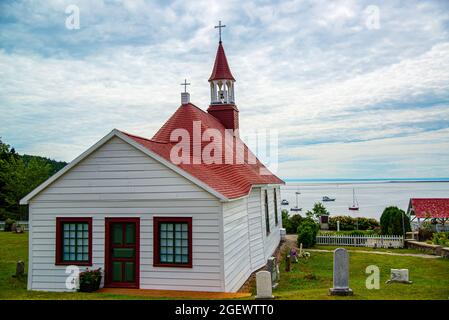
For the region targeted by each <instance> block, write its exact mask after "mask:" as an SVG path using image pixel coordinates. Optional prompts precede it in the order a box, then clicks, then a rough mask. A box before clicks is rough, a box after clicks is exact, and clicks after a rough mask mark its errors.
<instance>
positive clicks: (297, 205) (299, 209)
mask: <svg viewBox="0 0 449 320" xmlns="http://www.w3.org/2000/svg"><path fill="white" fill-rule="evenodd" d="M300 194H301V192H299V191H296V206H294V207H293V208H290V211H301V210H302V208H300V207H299V204H298V196H299V195H300Z"/></svg>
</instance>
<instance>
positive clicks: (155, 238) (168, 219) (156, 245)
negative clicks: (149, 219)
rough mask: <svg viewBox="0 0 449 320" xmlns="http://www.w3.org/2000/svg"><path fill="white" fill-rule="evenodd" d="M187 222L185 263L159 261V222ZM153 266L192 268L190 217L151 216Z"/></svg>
mask: <svg viewBox="0 0 449 320" xmlns="http://www.w3.org/2000/svg"><path fill="white" fill-rule="evenodd" d="M164 222H165V223H170V222H172V223H176V222H177V223H187V232H188V237H189V239H188V252H189V259H188V261H187V263H166V262H163V263H162V262H161V261H160V255H159V252H160V246H159V224H160V223H164ZM153 249H154V250H153V266H154V267H168V268H192V218H191V217H176V218H175V217H154V218H153Z"/></svg>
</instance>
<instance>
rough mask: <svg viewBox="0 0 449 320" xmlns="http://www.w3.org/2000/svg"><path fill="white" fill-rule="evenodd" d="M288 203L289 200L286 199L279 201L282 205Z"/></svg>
mask: <svg viewBox="0 0 449 320" xmlns="http://www.w3.org/2000/svg"><path fill="white" fill-rule="evenodd" d="M288 204H289V202H288V201H287V200H286V199H284V200H282V201H281V205H283V206H288Z"/></svg>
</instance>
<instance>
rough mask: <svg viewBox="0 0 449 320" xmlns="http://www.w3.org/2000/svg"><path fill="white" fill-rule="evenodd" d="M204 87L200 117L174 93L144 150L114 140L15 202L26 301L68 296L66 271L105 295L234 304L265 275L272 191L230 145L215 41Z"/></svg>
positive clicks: (223, 70) (234, 136)
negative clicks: (93, 271) (219, 295)
mask: <svg viewBox="0 0 449 320" xmlns="http://www.w3.org/2000/svg"><path fill="white" fill-rule="evenodd" d="M209 83H210V92H211V103H210V105H209V107H208V109H207V111H203V110H202V109H200V108H199V107H197V106H195V105H194V104H192V103H190V95H189V93H188V92H186V91H185V92H183V93H182V94H181V106H179V107H178V109H177V110H176V111H175V112H174V114H173V115H172V116H171V117H170V118H169V119H168V120H167V121H166V122H165V124H164V125H163V126H162V127H161V128H160V129H159V130H158V131H157V132H156V134H154V136H153V137H152V138H149V137H148V138H146V137H140V136H136V135H133V134H130V133H125V132H123V131H119V130H116V129H114V130H112V132H110V133H109V134H108V135H106V136H105V137H104V138H102V139H101V140H100V141H98V142H97V143H96V144H95V145H93V146H92V147H91V148H89V149H88V150H87V151H85V152H84V153H83V154H81V155H80V156H79V157H77V158H76V159H75V160H73V161H72V162H71V163H70V164H69V165H67V166H66V167H65V168H64V169H62V170H61V171H59V172H58V173H57V174H55V175H54V176H53V177H51V178H50V179H49V180H47V181H45V182H44V183H43V184H42V185H40V186H39V187H37V188H36V189H35V190H33V191H32V192H31V193H30V194H29V195H27V196H26V197H24V198H23V199H22V200H21V204H28V205H29V213H30V221H29V224H30V233H29V272H28V275H29V276H28V289H30V290H50V291H74V290H75V288H74V287H72V286H70V284H66V278H67V275H66V267H67V266H69V265H75V266H78V267H79V268H81V271H82V270H83V269H84V268H87V267H88V268H102V270H104V277H103V279H104V281H103V283H102V286H105V287H122V288H123V287H125V288H144V289H168V290H193V291H218V292H236V291H238V290H239V289H240V287H241V286H242V285H243V284H244V282H245V281H246V280H247V279H248V277H249V276H250V275H251V273H253V272H254V271H256V270H258V269H260V268H261V267H263V266H264V265H265V264H266V262H267V259H268V258H269V257H270V256H271V255H272V254H273V252H274V251H275V250H276V248H277V246H278V244H279V242H280V229H281V227H282V218H281V212H280V198H281V197H280V185H282V184H283V183H284V182H283V181H282V180H281V179H280V178H278V177H277V176H276V175H274V174H273V173H271V172H270V171H269V170H268V169H267V168H266V167H265V166H264V165H263V164H262V163H261V162H260V161H259V159H257V157H256V156H255V155H254V154H253V153H252V152H251V151H250V150H249V148H248V147H247V146H246V145H245V144H244V142H243V141H242V140H241V139H240V136H239V133H238V129H239V110H238V109H237V106H236V105H235V95H234V83H235V79H234V77H233V75H232V73H231V70H230V68H229V64H228V61H227V59H226V55H225V52H224V48H223V45H222V43H221V41H220V43H219V45H218V50H217V55H216V59H215V63H214V67H213V71H212V75H211V77H210V78H209ZM185 84H186V85H187V83H186V82H185Z"/></svg>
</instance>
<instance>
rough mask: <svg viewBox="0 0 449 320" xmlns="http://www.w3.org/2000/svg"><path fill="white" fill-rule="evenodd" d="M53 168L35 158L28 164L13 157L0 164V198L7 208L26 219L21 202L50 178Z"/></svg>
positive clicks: (20, 217)
mask: <svg viewBox="0 0 449 320" xmlns="http://www.w3.org/2000/svg"><path fill="white" fill-rule="evenodd" d="M50 171H51V166H50V164H48V163H46V162H45V161H43V160H40V159H37V158H33V159H31V160H30V161H29V162H28V164H25V162H24V161H23V160H22V158H20V157H18V158H16V157H11V158H10V159H9V161H4V160H2V161H1V162H0V180H1V181H2V183H3V187H2V190H0V197H1V198H2V199H3V201H4V203H5V204H6V208H7V209H10V211H13V212H15V213H16V214H17V215H18V218H19V219H24V218H25V217H24V211H23V210H21V208H20V204H19V201H20V199H22V198H23V197H24V196H26V195H27V194H28V193H29V192H31V191H32V190H33V189H34V188H36V187H37V186H38V185H39V184H41V183H42V182H44V181H45V180H46V179H47V178H48V177H49V176H50Z"/></svg>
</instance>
